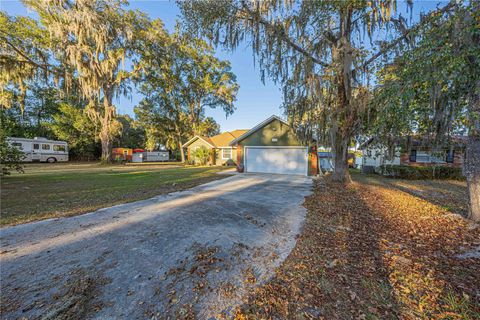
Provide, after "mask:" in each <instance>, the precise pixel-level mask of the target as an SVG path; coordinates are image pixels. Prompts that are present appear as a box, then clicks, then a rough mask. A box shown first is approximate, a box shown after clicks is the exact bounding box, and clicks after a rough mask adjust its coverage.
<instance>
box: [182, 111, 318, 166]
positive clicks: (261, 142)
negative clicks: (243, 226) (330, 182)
mask: <svg viewBox="0 0 480 320" xmlns="http://www.w3.org/2000/svg"><path fill="white" fill-rule="evenodd" d="M219 136H223V138H221V139H220V138H218V137H219ZM230 136H235V137H234V138H233V139H231V138H230ZM227 140H229V141H228V144H227ZM218 141H221V142H222V143H221V144H220V143H219V142H218ZM225 144H227V146H225ZM200 145H204V146H207V147H210V148H211V149H212V150H215V149H220V150H221V152H219V155H218V156H216V157H215V162H213V160H214V159H213V157H212V161H211V163H212V164H224V163H225V160H227V158H228V160H232V162H233V163H234V164H235V165H237V166H238V167H239V168H242V169H243V171H244V172H260V173H262V172H263V173H280V174H298V175H314V174H317V173H318V161H317V153H316V149H315V147H309V146H308V145H305V144H304V143H302V142H301V141H300V139H298V137H297V136H296V134H295V131H294V130H293V128H292V127H291V126H290V125H289V124H288V123H287V122H285V121H283V120H282V119H280V118H279V117H277V116H271V117H270V118H268V119H266V120H265V121H262V122H261V123H259V124H258V125H256V126H255V127H253V128H252V129H250V130H235V131H232V132H225V133H222V134H221V135H218V136H214V137H209V138H205V137H198V136H196V137H193V138H192V139H190V141H188V142H187V143H185V144H184V147H185V148H187V154H189V155H190V154H191V152H192V151H193V149H194V148H195V147H198V146H200ZM218 159H221V161H220V162H218V161H216V160H218Z"/></svg>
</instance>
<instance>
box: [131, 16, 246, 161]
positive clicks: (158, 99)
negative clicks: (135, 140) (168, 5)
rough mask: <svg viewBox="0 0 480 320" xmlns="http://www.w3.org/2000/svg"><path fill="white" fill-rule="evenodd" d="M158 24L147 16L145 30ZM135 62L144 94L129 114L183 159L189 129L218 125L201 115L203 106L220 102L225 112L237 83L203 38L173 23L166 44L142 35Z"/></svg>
mask: <svg viewBox="0 0 480 320" xmlns="http://www.w3.org/2000/svg"><path fill="white" fill-rule="evenodd" d="M158 25H160V22H159V21H153V22H152V30H151V31H150V32H148V33H149V34H150V35H154V34H155V32H158V31H156V30H157V29H158V27H157V26H158ZM158 56H162V59H158ZM139 64H140V66H141V67H142V74H141V77H140V78H139V79H138V81H139V82H141V85H140V91H141V92H142V93H143V94H144V95H145V98H144V99H143V100H142V101H141V102H140V104H139V105H138V106H137V107H136V108H135V114H136V116H137V118H138V119H139V121H140V123H141V124H142V125H143V126H144V127H145V128H147V136H149V137H153V136H156V137H158V139H159V140H160V141H161V144H164V145H165V146H167V148H169V149H177V150H179V151H180V153H181V157H182V161H184V154H183V149H182V147H181V146H182V144H183V143H184V142H186V141H187V140H188V139H190V138H191V136H192V135H195V134H200V135H209V134H213V133H215V132H217V131H218V124H217V123H216V122H215V121H214V120H213V119H212V118H206V117H205V110H206V109H207V108H217V107H220V108H222V109H223V110H224V111H225V113H226V114H227V115H229V114H231V113H232V112H233V110H234V106H233V102H234V101H235V98H236V93H237V90H238V85H237V84H236V78H235V75H234V74H233V73H232V72H231V67H230V63H229V62H227V61H222V60H219V59H217V58H216V57H214V55H213V49H212V47H210V46H209V45H207V44H206V42H205V41H202V40H199V39H197V38H193V37H191V36H189V35H188V34H182V33H180V31H179V29H178V28H177V30H176V32H175V33H174V34H172V35H171V36H170V37H169V38H168V46H167V48H165V47H159V46H158V45H156V41H152V40H150V39H147V41H146V42H145V46H144V48H143V52H142V54H141V59H140V62H139ZM150 139H152V138H150Z"/></svg>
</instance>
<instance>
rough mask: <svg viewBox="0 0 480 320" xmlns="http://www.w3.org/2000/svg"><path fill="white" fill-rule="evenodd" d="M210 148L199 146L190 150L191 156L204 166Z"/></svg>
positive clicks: (209, 153) (208, 156)
mask: <svg viewBox="0 0 480 320" xmlns="http://www.w3.org/2000/svg"><path fill="white" fill-rule="evenodd" d="M210 155H211V152H210V149H208V148H207V147H204V146H201V147H199V148H197V149H195V150H193V152H192V157H193V158H194V159H195V161H196V162H198V163H200V165H202V166H204V165H206V164H207V163H208V160H210Z"/></svg>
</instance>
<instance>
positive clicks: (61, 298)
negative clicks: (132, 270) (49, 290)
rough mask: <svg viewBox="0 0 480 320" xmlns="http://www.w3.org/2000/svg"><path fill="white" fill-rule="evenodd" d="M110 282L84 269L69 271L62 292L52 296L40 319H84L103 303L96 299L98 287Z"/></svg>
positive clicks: (99, 308) (100, 307)
mask: <svg viewBox="0 0 480 320" xmlns="http://www.w3.org/2000/svg"><path fill="white" fill-rule="evenodd" d="M108 283H110V280H109V279H108V278H105V277H102V276H99V275H98V274H93V273H87V271H85V270H84V269H77V270H74V271H72V272H71V278H70V279H69V280H67V281H66V283H65V284H64V287H63V290H62V292H60V293H59V294H56V295H54V296H53V301H52V303H51V305H50V307H49V309H48V311H47V312H46V313H45V314H44V316H42V318H41V319H42V320H53V319H58V320H67V319H68V320H74V319H85V318H86V317H87V316H88V315H89V314H90V313H94V312H98V311H99V310H101V309H102V307H103V303H102V302H100V301H96V297H97V296H98V295H99V293H100V288H101V287H102V286H104V285H106V284H108Z"/></svg>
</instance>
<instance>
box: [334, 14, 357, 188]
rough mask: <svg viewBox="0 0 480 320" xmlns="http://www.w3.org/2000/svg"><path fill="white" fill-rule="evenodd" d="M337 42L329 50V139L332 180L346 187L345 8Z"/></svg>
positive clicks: (348, 52) (348, 66)
mask: <svg viewBox="0 0 480 320" xmlns="http://www.w3.org/2000/svg"><path fill="white" fill-rule="evenodd" d="M340 26H341V27H340V34H341V36H340V38H339V39H338V40H337V43H336V45H335V46H334V47H333V48H332V59H333V61H335V62H337V65H338V67H337V70H336V77H335V78H336V79H335V82H336V93H337V94H336V96H337V101H336V102H335V103H336V104H337V105H336V110H335V112H334V115H333V117H332V118H333V119H332V127H331V131H330V138H331V144H332V154H333V156H334V168H333V174H332V179H333V180H334V181H337V182H341V183H350V182H351V178H350V173H349V172H348V146H349V145H350V141H351V138H352V134H353V130H354V129H353V123H352V121H351V120H352V117H354V115H355V113H354V112H353V110H351V108H352V106H351V104H350V101H351V96H352V95H351V83H352V61H353V59H352V52H353V51H352V48H351V46H350V37H351V27H352V9H351V8H348V9H346V10H345V11H343V12H342V13H341V15H340Z"/></svg>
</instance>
